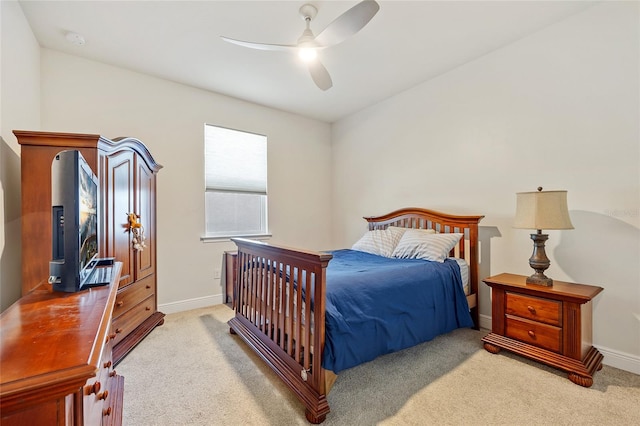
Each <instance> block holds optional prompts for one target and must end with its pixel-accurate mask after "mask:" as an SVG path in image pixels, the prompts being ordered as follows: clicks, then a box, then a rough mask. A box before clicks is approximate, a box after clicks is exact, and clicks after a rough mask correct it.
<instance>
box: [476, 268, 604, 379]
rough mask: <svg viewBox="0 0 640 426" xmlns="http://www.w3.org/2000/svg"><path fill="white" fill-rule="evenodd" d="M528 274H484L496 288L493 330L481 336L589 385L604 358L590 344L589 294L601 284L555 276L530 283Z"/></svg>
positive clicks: (495, 348) (488, 344)
mask: <svg viewBox="0 0 640 426" xmlns="http://www.w3.org/2000/svg"><path fill="white" fill-rule="evenodd" d="M526 279H527V277H525V276H522V275H514V274H500V275H496V276H494V277H489V278H486V279H485V280H484V282H485V283H486V284H487V285H488V286H489V287H491V289H492V294H491V299H492V318H491V321H492V332H491V333H490V334H488V335H487V336H485V337H484V338H483V339H482V340H483V341H484V347H485V349H486V350H487V351H489V352H491V353H498V352H499V351H500V349H505V350H508V351H510V352H514V353H516V354H519V355H522V356H525V357H527V358H530V359H533V360H536V361H539V362H542V363H544V364H547V365H550V366H552V367H555V368H558V369H561V370H564V371H566V372H567V373H568V377H569V380H571V381H572V382H574V383H576V384H578V385H580V386H585V387H589V386H591V385H592V384H593V375H594V373H595V372H596V371H597V370H600V369H601V368H602V359H603V356H602V355H601V354H600V352H598V350H597V349H596V348H594V347H593V346H592V341H591V334H592V308H591V300H592V299H593V298H594V297H596V296H597V295H598V294H599V293H600V292H601V291H602V287H596V286H591V285H585V284H574V283H567V282H563V281H555V280H554V282H553V286H552V287H544V286H539V285H532V284H526Z"/></svg>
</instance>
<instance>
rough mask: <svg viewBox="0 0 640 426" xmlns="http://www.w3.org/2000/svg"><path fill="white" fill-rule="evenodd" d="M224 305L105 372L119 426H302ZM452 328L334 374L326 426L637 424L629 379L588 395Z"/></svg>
mask: <svg viewBox="0 0 640 426" xmlns="http://www.w3.org/2000/svg"><path fill="white" fill-rule="evenodd" d="M232 315H233V312H232V311H231V309H229V308H228V307H227V306H225V305H218V306H214V307H211V308H203V309H197V310H193V311H188V312H182V313H178V314H172V315H168V316H167V317H166V319H165V324H164V325H162V326H160V327H158V328H156V329H155V330H154V331H153V332H152V333H151V334H150V335H149V336H148V337H147V338H146V339H145V340H144V341H142V342H141V343H140V344H139V345H138V346H137V347H136V348H135V349H134V350H133V351H132V352H131V353H130V354H129V355H128V356H127V357H126V358H125V359H124V360H122V361H121V362H120V364H119V365H118V366H117V371H118V373H119V374H122V375H123V376H124V377H125V395H124V398H125V401H124V414H123V416H124V424H125V425H132V426H139V425H163V426H164V425H167V426H168V425H306V424H308V423H307V421H306V419H305V417H304V407H303V405H302V404H301V403H300V402H298V400H297V399H296V398H295V397H294V396H293V394H292V393H291V392H290V391H289V389H288V388H287V387H286V386H285V385H284V384H282V382H281V381H280V380H279V379H278V377H277V376H276V375H275V374H274V373H273V372H272V371H271V370H270V369H269V368H268V367H267V366H266V365H265V364H264V363H263V362H262V361H261V359H260V358H258V357H257V356H256V355H255V354H254V353H253V352H252V351H251V350H250V349H248V347H247V346H246V345H245V344H244V342H243V341H242V340H241V339H240V338H239V337H238V336H233V335H231V334H229V326H228V325H227V324H226V322H227V320H229V319H230V318H231V317H232ZM484 334H485V332H481V331H474V330H470V329H461V330H456V331H454V332H452V333H449V334H447V335H445V336H440V337H438V338H436V339H434V340H432V341H431V342H427V343H424V344H422V345H419V346H416V347H413V348H410V349H407V350H404V351H401V352H398V353H394V354H390V355H385V356H382V357H380V358H378V359H376V360H374V361H372V362H369V363H366V364H364V365H361V366H358V367H354V368H352V369H349V370H347V371H344V372H343V373H342V374H341V375H340V376H339V377H338V381H337V382H336V384H335V386H334V388H333V390H332V391H331V393H330V394H329V396H328V401H329V406H330V407H331V412H330V413H329V414H328V415H327V419H326V420H325V422H324V423H323V424H325V425H327V426H332V425H550V424H553V425H575V424H581V425H640V376H638V375H635V374H632V373H628V372H625V371H622V370H618V369H615V368H612V367H608V366H604V368H603V369H602V370H601V371H599V372H597V373H596V375H595V377H594V384H593V386H592V387H591V388H583V387H580V386H577V385H575V384H573V383H571V382H570V381H569V380H568V379H567V378H566V374H565V373H563V372H561V371H557V370H554V369H551V368H548V367H546V366H542V365H540V364H538V363H534V362H531V361H528V360H526V359H524V358H521V357H518V356H515V355H511V354H509V353H506V352H504V351H503V352H501V353H500V354H498V355H492V354H490V353H488V352H487V351H485V350H484V349H483V348H482V342H481V340H480V339H481V338H482V337H483V336H484Z"/></svg>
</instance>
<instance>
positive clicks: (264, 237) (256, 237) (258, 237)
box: [200, 234, 271, 243]
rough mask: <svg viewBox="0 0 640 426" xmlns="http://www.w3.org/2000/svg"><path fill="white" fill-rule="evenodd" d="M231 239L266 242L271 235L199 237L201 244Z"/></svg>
mask: <svg viewBox="0 0 640 426" xmlns="http://www.w3.org/2000/svg"><path fill="white" fill-rule="evenodd" d="M232 238H250V239H252V240H268V239H269V238H271V234H254V235H232V236H216V237H209V236H206V235H203V236H201V237H200V241H202V242H203V243H220V242H228V241H231V239H232Z"/></svg>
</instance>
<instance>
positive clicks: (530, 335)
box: [527, 330, 536, 339]
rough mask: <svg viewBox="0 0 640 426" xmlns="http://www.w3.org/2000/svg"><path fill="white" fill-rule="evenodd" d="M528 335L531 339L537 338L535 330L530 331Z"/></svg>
mask: <svg viewBox="0 0 640 426" xmlns="http://www.w3.org/2000/svg"><path fill="white" fill-rule="evenodd" d="M527 334H528V335H529V337H531V338H532V339H535V338H536V333H535V332H534V331H533V330H529V331H527Z"/></svg>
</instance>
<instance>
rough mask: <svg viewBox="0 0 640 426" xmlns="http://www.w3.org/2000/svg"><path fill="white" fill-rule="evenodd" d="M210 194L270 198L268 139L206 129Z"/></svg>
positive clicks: (239, 132)
mask: <svg viewBox="0 0 640 426" xmlns="http://www.w3.org/2000/svg"><path fill="white" fill-rule="evenodd" d="M205 185H206V190H207V191H221V192H243V193H250V194H261V195H266V194H267V137H266V136H264V135H258V134H255V133H247V132H241V131H238V130H232V129H227V128H224V127H216V126H211V125H206V126H205Z"/></svg>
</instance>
